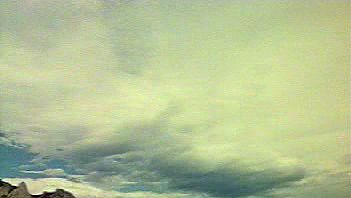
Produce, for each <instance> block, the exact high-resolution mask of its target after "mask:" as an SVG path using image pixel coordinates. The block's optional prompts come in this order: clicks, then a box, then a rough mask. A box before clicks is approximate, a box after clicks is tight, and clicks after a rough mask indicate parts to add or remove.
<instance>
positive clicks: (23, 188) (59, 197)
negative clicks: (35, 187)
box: [0, 179, 76, 198]
mask: <svg viewBox="0 0 351 198" xmlns="http://www.w3.org/2000/svg"><path fill="white" fill-rule="evenodd" d="M0 198H76V197H75V196H73V195H72V194H71V193H70V192H67V191H65V190H63V189H57V190H56V191H55V192H44V193H43V194H40V195H31V194H30V193H29V192H28V189H27V185H26V184H25V183H24V182H22V183H20V184H19V185H18V186H13V185H11V184H9V183H7V182H4V181H2V180H1V179H0Z"/></svg>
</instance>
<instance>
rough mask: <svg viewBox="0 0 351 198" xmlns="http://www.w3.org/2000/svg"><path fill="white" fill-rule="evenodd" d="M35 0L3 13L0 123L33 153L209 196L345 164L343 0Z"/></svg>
mask: <svg viewBox="0 0 351 198" xmlns="http://www.w3.org/2000/svg"><path fill="white" fill-rule="evenodd" d="M36 2H37V3H34V4H31V5H27V4H23V5H22V4H19V3H18V2H17V1H13V2H12V3H11V2H8V3H2V5H6V6H4V7H2V9H7V10H9V11H11V12H3V13H11V14H9V15H8V16H6V17H4V18H2V17H1V19H0V20H2V24H6V26H8V28H5V29H6V31H2V32H1V33H2V37H1V43H2V44H3V45H1V47H0V51H1V59H0V73H2V74H6V75H1V76H0V80H1V84H0V88H1V90H2V94H1V108H0V110H1V113H0V120H1V126H0V129H1V131H2V133H4V134H5V135H6V137H7V138H8V139H9V141H15V142H16V143H18V144H25V145H29V147H28V148H29V149H30V151H31V152H33V153H37V154H38V155H37V158H36V160H37V161H36V163H39V164H40V163H48V162H49V161H50V160H62V161H65V162H66V163H67V164H68V165H67V166H70V167H71V168H72V169H74V171H75V172H76V173H77V174H79V175H84V178H83V179H84V180H85V181H89V182H90V183H91V184H94V185H95V186H98V187H101V188H104V189H109V190H111V191H112V190H118V191H130V192H132V191H148V192H150V193H151V192H159V193H170V192H185V193H195V194H196V193H200V194H201V193H203V194H205V195H206V196H218V197H239V196H255V195H261V194H265V193H268V192H271V189H285V190H286V188H290V187H291V188H294V189H295V188H296V189H300V187H296V186H295V185H294V184H295V183H298V182H301V181H304V180H306V178H310V177H311V175H313V176H315V175H320V174H321V172H323V171H325V172H328V171H339V172H340V175H344V174H345V169H347V165H346V164H345V163H343V162H341V161H342V159H344V157H345V155H347V154H348V153H349V149H348V148H349V144H348V141H347V140H348V139H349V133H348V131H349V129H350V126H349V121H348V118H349V108H348V107H349V104H348V103H349V101H348V95H349V89H348V88H349V84H348V83H349V76H348V73H349V67H348V63H349V58H348V57H349V55H348V48H349V46H348V45H347V44H346V43H348V42H347V41H348V40H349V36H348V31H349V29H348V28H347V27H348V10H347V9H346V8H347V6H345V5H346V4H347V3H343V2H339V3H325V2H313V3H312V2H310V3H306V4H305V3H304V4H302V3H286V4H285V3H284V4H282V3H277V2H276V3H258V2H255V3H252V4H247V3H244V4H242V3H238V2H236V3H235V2H232V3H230V2H227V3H209V4H204V3H201V2H193V3H190V2H180V3H174V2H169V3H161V2H158V3H157V2H156V3H151V2H148V1H145V2H140V3H136V2H134V3H131V2H129V3H128V2H124V1H123V2H119V3H115V4H114V3H113V2H109V3H108V2H107V1H84V2H83V1H72V2H71V1H70V2H71V3H69V2H68V1H64V3H60V2H61V1H54V3H48V2H46V1H36ZM56 4H57V5H58V6H59V8H60V9H56V7H55V6H54V5H56ZM19 6H20V7H21V8H22V9H23V10H26V12H18V11H17V12H16V9H17V8H18V7H19ZM53 7H55V10H54V11H53V10H52V8H53ZM78 11H83V12H78ZM42 16H45V17H42ZM29 19H30V20H29ZM18 21H22V23H19V22H18ZM29 27H30V28H31V30H32V31H29V30H28V28H29ZM65 168H67V167H63V168H62V169H65ZM36 171H37V170H36ZM60 171H61V174H63V173H62V170H60ZM44 172H45V171H44ZM44 172H41V173H44ZM46 173H47V174H52V173H55V171H52V170H51V171H46ZM57 173H58V172H57V170H56V175H55V174H54V176H58V175H57ZM340 175H339V176H340ZM339 176H336V178H339ZM340 177H341V176H340ZM336 180H337V179H336ZM60 181H64V182H66V180H60ZM340 185H344V183H342V184H340ZM301 188H302V187H301ZM276 192H279V190H277V191H276ZM286 192H287V193H288V194H289V193H293V192H291V191H286ZM116 196H117V195H116Z"/></svg>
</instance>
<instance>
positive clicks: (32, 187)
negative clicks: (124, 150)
mask: <svg viewBox="0 0 351 198" xmlns="http://www.w3.org/2000/svg"><path fill="white" fill-rule="evenodd" d="M4 181H6V182H9V183H11V184H13V185H17V184H19V183H20V182H25V183H26V184H27V186H28V191H29V192H30V193H31V194H41V193H42V192H43V191H47V192H52V191H55V190H56V189H58V188H61V189H65V190H67V191H69V192H71V193H72V194H73V195H74V196H76V197H77V198H134V197H150V198H181V197H190V195H186V194H176V193H174V194H157V193H152V192H132V193H128V192H126V193H123V192H117V191H108V190H102V189H99V188H96V187H94V186H92V185H90V184H88V183H75V182H71V181H69V180H66V179H63V178H42V179H30V178H6V179H4Z"/></svg>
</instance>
